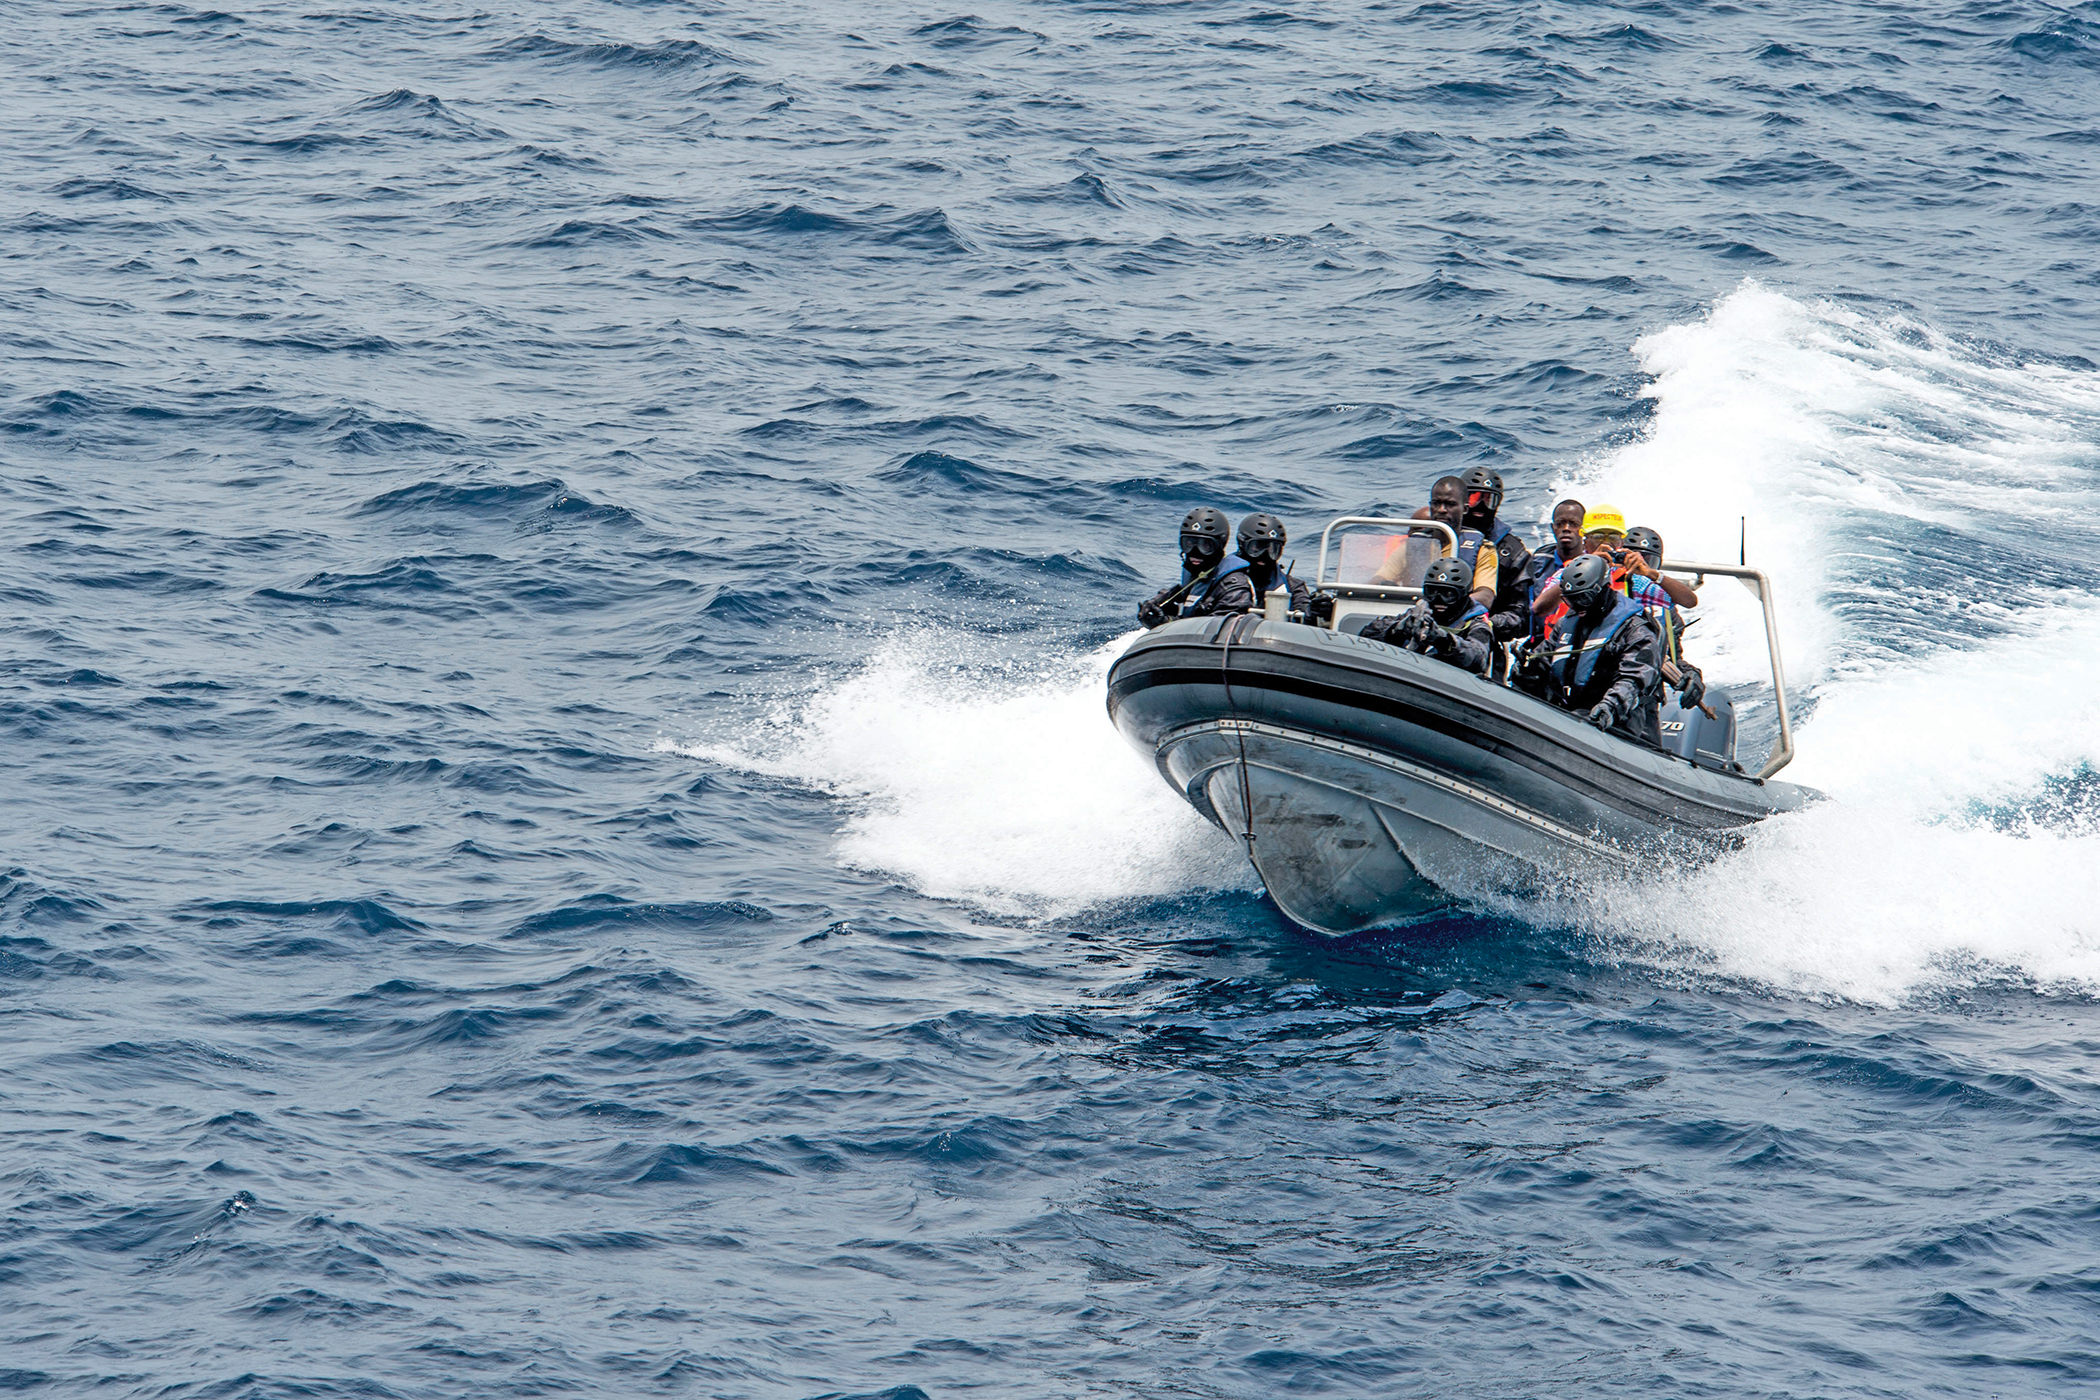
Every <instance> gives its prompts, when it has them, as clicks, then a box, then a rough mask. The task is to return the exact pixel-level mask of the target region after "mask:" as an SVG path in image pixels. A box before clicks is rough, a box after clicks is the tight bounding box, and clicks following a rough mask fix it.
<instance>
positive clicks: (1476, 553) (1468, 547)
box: [1458, 530, 1486, 593]
mask: <svg viewBox="0 0 2100 1400" xmlns="http://www.w3.org/2000/svg"><path fill="white" fill-rule="evenodd" d="M1484 543H1486V541H1484V540H1483V539H1482V538H1481V536H1480V532H1479V531H1478V530H1460V531H1459V532H1458V562H1459V563H1460V564H1462V565H1464V566H1465V571H1466V591H1467V592H1469V593H1470V592H1471V591H1472V589H1473V571H1474V570H1475V569H1477V568H1479V567H1480V546H1481V545H1482V544H1484Z"/></svg>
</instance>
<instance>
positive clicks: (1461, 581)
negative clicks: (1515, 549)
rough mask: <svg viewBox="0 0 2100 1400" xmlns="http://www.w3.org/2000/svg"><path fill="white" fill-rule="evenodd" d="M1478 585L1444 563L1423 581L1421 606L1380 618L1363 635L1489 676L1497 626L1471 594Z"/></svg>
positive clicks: (1457, 566) (1460, 567) (1454, 564)
mask: <svg viewBox="0 0 2100 1400" xmlns="http://www.w3.org/2000/svg"><path fill="white" fill-rule="evenodd" d="M1472 582H1473V575H1472V574H1471V573H1470V572H1468V571H1467V569H1466V566H1465V565H1464V564H1462V563H1460V562H1459V561H1458V560H1456V559H1439V560H1437V561H1436V562H1435V563H1434V564H1431V565H1430V566H1429V572H1428V573H1427V574H1424V575H1423V576H1422V601H1421V602H1419V603H1417V604H1416V605H1415V606H1414V607H1413V608H1411V609H1409V610H1408V611H1406V612H1404V613H1401V614H1400V615H1399V616H1397V617H1381V618H1379V619H1378V620H1377V621H1376V622H1373V623H1371V624H1370V625H1369V626H1367V627H1365V628H1364V630H1363V631H1362V632H1360V633H1358V634H1357V635H1358V636H1360V637H1364V638H1366V639H1368V640H1370V641H1374V642H1384V643H1385V644H1386V645H1387V646H1395V647H1399V648H1400V649H1401V650H1402V651H1411V652H1414V653H1416V654H1417V655H1419V656H1433V657H1435V658H1436V659H1437V660H1439V661H1448V662H1450V663H1451V664H1452V665H1453V666H1456V667H1458V668H1459V669H1460V670H1462V671H1471V672H1472V673H1473V674H1474V675H1476V676H1484V675H1486V674H1487V671H1488V658H1489V656H1490V655H1491V654H1492V653H1493V652H1494V649H1495V626H1494V624H1493V623H1492V622H1490V621H1488V611H1487V609H1486V608H1484V607H1482V606H1481V605H1480V603H1479V601H1478V600H1476V599H1475V598H1474V597H1473V596H1472V594H1471V593H1470V592H1469V591H1468V590H1467V585H1469V584H1471V583H1472Z"/></svg>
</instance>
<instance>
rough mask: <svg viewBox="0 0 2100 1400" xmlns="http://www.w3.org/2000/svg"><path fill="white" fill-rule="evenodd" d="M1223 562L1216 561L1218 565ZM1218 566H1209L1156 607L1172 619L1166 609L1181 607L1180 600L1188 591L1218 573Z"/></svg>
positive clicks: (1221, 560)
mask: <svg viewBox="0 0 2100 1400" xmlns="http://www.w3.org/2000/svg"><path fill="white" fill-rule="evenodd" d="M1224 562H1225V561H1224V560H1223V559H1220V560H1218V564H1222V563H1224ZM1218 564H1213V565H1211V566H1210V567H1209V568H1207V569H1205V570H1204V571H1203V572H1202V573H1200V574H1198V575H1196V576H1195V577H1194V578H1192V579H1190V580H1189V581H1188V582H1187V583H1184V584H1182V585H1181V586H1180V587H1179V588H1177V589H1175V590H1174V591H1173V592H1172V593H1169V594H1168V595H1167V596H1166V597H1164V598H1162V599H1160V600H1159V602H1158V604H1157V605H1156V606H1157V607H1158V608H1159V610H1160V611H1161V612H1165V613H1167V615H1168V616H1169V617H1172V616H1173V614H1172V613H1171V612H1168V609H1170V608H1176V607H1179V606H1180V605H1181V600H1182V599H1183V598H1184V597H1186V596H1187V595H1188V591H1189V590H1190V589H1191V588H1194V587H1195V586H1196V585H1197V584H1199V583H1201V582H1203V580H1205V579H1207V578H1209V577H1210V576H1211V575H1212V574H1214V573H1216V572H1217V571H1218Z"/></svg>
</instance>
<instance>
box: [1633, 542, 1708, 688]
mask: <svg viewBox="0 0 2100 1400" xmlns="http://www.w3.org/2000/svg"><path fill="white" fill-rule="evenodd" d="M1625 548H1626V552H1627V554H1629V555H1637V556H1638V557H1639V558H1640V559H1641V561H1642V562H1643V563H1645V564H1646V565H1647V570H1646V572H1645V575H1644V577H1646V578H1647V579H1648V580H1650V581H1651V582H1652V583H1653V584H1654V585H1655V587H1654V589H1653V590H1652V591H1651V590H1643V591H1642V592H1641V593H1635V592H1634V589H1633V582H1634V580H1633V578H1632V577H1628V579H1627V580H1626V584H1627V588H1626V593H1627V596H1628V597H1630V598H1632V599H1633V600H1634V601H1635V602H1637V603H1639V604H1640V605H1641V606H1642V607H1644V608H1645V609H1647V612H1648V620H1649V621H1650V622H1651V623H1653V624H1654V626H1655V629H1656V634H1657V636H1658V637H1659V639H1660V640H1661V642H1662V652H1661V657H1662V659H1661V661H1660V662H1659V663H1658V668H1659V669H1660V670H1661V672H1662V678H1663V679H1664V680H1665V681H1667V682H1668V683H1669V684H1671V685H1673V686H1675V687H1677V690H1678V692H1679V699H1678V704H1679V705H1681V706H1682V707H1683V708H1685V709H1687V710H1689V709H1691V708H1693V707H1694V706H1696V705H1698V704H1699V703H1700V702H1701V701H1703V700H1704V699H1705V698H1706V677H1705V675H1704V674H1702V673H1701V672H1700V670H1699V668H1698V667H1697V666H1694V665H1693V664H1692V663H1691V662H1689V661H1687V660H1685V659H1684V627H1685V622H1684V614H1682V613H1680V612H1678V611H1677V610H1678V609H1679V608H1680V607H1685V608H1695V607H1697V606H1699V595H1698V594H1697V593H1695V592H1693V591H1692V586H1691V585H1690V584H1689V583H1686V582H1685V581H1684V580H1683V579H1681V578H1678V577H1676V576H1675V575H1673V574H1666V573H1664V572H1663V571H1662V561H1663V537H1662V536H1661V535H1660V534H1657V533H1656V532H1655V530H1654V529H1652V528H1651V527H1649V526H1646V525H1636V526H1634V527H1633V528H1632V529H1630V530H1628V531H1627V532H1626V541H1625ZM1629 562H1630V561H1629Z"/></svg>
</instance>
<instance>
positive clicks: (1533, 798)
mask: <svg viewBox="0 0 2100 1400" xmlns="http://www.w3.org/2000/svg"><path fill="white" fill-rule="evenodd" d="M1424 532H1442V533H1443V534H1444V535H1446V536H1448V535H1449V534H1450V532H1449V531H1448V530H1446V529H1445V528H1444V527H1443V526H1441V525H1438V524H1436V523H1435V522H1429V521H1415V520H1406V521H1399V520H1379V519H1373V518H1364V517H1344V518H1343V519H1341V520H1337V521H1335V522H1333V523H1332V524H1330V525H1329V526H1328V527H1327V530H1326V531H1325V532H1324V533H1323V534H1322V536H1321V543H1320V562H1319V565H1318V569H1317V572H1316V575H1315V578H1316V580H1317V586H1319V587H1323V588H1325V589H1327V590H1328V591H1329V592H1331V593H1333V594H1335V595H1336V597H1337V599H1338V602H1337V605H1336V608H1335V615H1334V617H1333V619H1332V620H1331V621H1330V622H1329V623H1327V624H1325V625H1319V626H1312V625H1307V624H1305V623H1303V622H1301V621H1296V620H1292V619H1291V618H1290V617H1289V616H1287V615H1286V614H1285V613H1284V612H1283V609H1282V604H1283V602H1284V599H1283V595H1282V594H1281V593H1280V592H1278V593H1275V594H1272V595H1270V600H1269V610H1268V611H1267V612H1265V613H1242V614H1235V615H1231V616H1225V617H1196V618H1186V619H1181V620H1177V621H1172V622H1168V623H1165V624H1164V625H1162V626H1160V627H1157V628H1155V629H1153V630H1152V631H1150V632H1148V633H1146V634H1145V635H1144V636H1142V637H1140V638H1138V639H1137V640H1136V641H1135V642H1133V643H1132V644H1131V646H1130V648H1129V650H1128V651H1126V652H1124V653H1123V655H1122V656H1121V657H1120V658H1119V659H1118V660H1117V661H1116V663H1115V665H1114V666H1113V667H1112V668H1111V669H1110V671H1109V673H1108V709H1109V714H1110V716H1111V718H1113V720H1114V721H1115V724H1116V727H1117V728H1118V729H1119V730H1121V731H1122V733H1123V735H1124V736H1125V737H1126V738H1127V739H1128V740H1129V741H1130V742H1131V743H1132V744H1133V745H1135V746H1136V747H1137V748H1138V750H1139V751H1140V752H1142V753H1143V754H1145V755H1146V756H1147V757H1148V758H1150V759H1151V760H1152V761H1153V762H1154V763H1155V764H1157V766H1158V768H1159V772H1160V775H1161V776H1162V777H1163V778H1165V779H1166V780H1167V782H1169V783H1170V784H1172V785H1173V787H1174V789H1175V791H1177V792H1179V793H1181V794H1182V795H1183V796H1184V797H1186V798H1187V800H1188V802H1189V804H1190V805H1191V806H1193V807H1194V808H1195V809H1196V810H1197V811H1198V812H1200V813H1201V814H1202V815H1203V816H1204V817H1205V818H1207V819H1208V820H1210V821H1212V822H1214V823H1216V824H1217V826H1218V827H1220V828H1221V829H1222V830H1224V831H1225V832H1226V833H1227V834H1228V835H1230V836H1231V837H1232V838H1233V839H1234V840H1235V841H1236V842H1238V843H1239V844H1240V846H1241V847H1242V849H1244V850H1245V851H1246V853H1247V858H1248V859H1249V860H1250V861H1252V862H1253V864H1254V868H1255V871H1256V872H1257V873H1258V874H1259V875H1260V876H1261V879H1262V882H1263V884H1264V885H1266V886H1267V888H1268V892H1269V894H1270V896H1271V897H1272V898H1273V899H1275V901H1276V903H1277V905H1278V907H1280V908H1281V909H1282V910H1283V912H1284V913H1285V914H1287V915H1289V916H1290V917H1291V918H1292V919H1294V920H1296V921H1297V922H1298V923H1300V924H1303V925H1305V926H1306V927H1307V928H1310V929H1314V930H1317V931H1319V932H1321V933H1328V934H1344V933H1353V932H1356V931H1358V930H1361V929H1368V928H1378V927H1389V926H1394V925H1404V924H1409V923H1414V922H1417V921H1420V920H1423V919H1426V918H1430V917H1433V916H1435V915H1437V914H1439V913H1444V912H1447V911H1451V910H1453V909H1454V908H1456V907H1457V906H1459V905H1461V904H1462V903H1463V902H1464V901H1465V900H1466V899H1467V898H1469V897H1475V896H1478V895H1479V894H1481V893H1483V892H1485V891H1488V890H1495V891H1502V892H1507V893H1509V894H1512V895H1515V896H1518V897H1523V896H1525V895H1535V894H1538V893H1542V892H1545V891H1549V890H1551V889H1553V888H1555V887H1558V886H1560V885H1562V884H1563V882H1566V881H1569V880H1570V879H1574V880H1582V879H1587V878H1591V877H1593V876H1597V875H1612V874H1623V873H1626V872H1628V871H1629V870H1631V869H1633V868H1634V867H1636V866H1639V865H1641V864H1643V863H1651V862H1655V861H1658V860H1684V859H1693V860H1696V859H1699V858H1701V857H1703V856H1707V855H1710V854H1712V853H1715V852H1717V851H1719V850H1723V849H1727V848H1728V847H1729V846H1731V845H1733V844H1735V843H1737V842H1739V841H1740V840H1741V837H1742V835H1743V833H1744V832H1745V831H1746V830H1747V829H1748V828H1749V827H1750V826H1752V825H1753V824H1755V823H1756V822H1759V821H1761V820H1763V819H1764V818H1765V817H1768V816H1770V815H1772V814H1773V813H1774V812H1783V811H1788V810H1791V809H1793V808H1796V807H1799V806H1801V805H1802V804H1803V803H1804V802H1806V801H1808V800H1810V799H1812V798H1813V797H1814V796H1815V794H1814V793H1813V792H1811V791H1810V790H1808V789H1805V788H1800V787H1796V786H1793V785H1791V784H1788V783H1779V782H1774V781H1772V775H1773V774H1774V773H1776V772H1778V771H1779V769H1781V768H1782V767H1784V766H1785V765H1786V763H1787V762H1788V761H1789V760H1790V759H1791V758H1792V757H1793V735H1792V730H1791V726H1790V722H1789V718H1788V714H1787V706H1786V689H1785V679H1784V676H1783V675H1782V673H1781V669H1780V662H1779V643H1778V636H1777V633H1776V631H1775V629H1774V619H1773V612H1772V590H1771V585H1770V582H1769V581H1768V580H1767V579H1766V578H1765V576H1764V575H1763V574H1761V573H1759V572H1758V571H1756V570H1754V569H1750V568H1747V567H1744V566H1740V565H1720V564H1697V563H1679V562H1674V561H1665V563H1664V565H1663V567H1664V569H1666V570H1667V571H1669V572H1672V573H1676V574H1682V575H1691V576H1695V577H1698V576H1706V575H1713V576H1719V577H1730V578H1735V579H1739V580H1741V581H1742V582H1743V584H1744V585H1745V586H1746V587H1748V588H1749V589H1750V591H1751V592H1753V593H1754V594H1755V595H1756V596H1757V597H1758V599H1759V600H1760V601H1761V602H1762V604H1763V607H1764V622H1765V634H1766V642H1767V647H1768V650H1769V652H1770V655H1771V662H1772V684H1773V702H1774V704H1775V706H1776V708H1777V712H1778V741H1777V743H1776V744H1775V746H1774V748H1773V751H1772V753H1771V755H1770V756H1769V757H1768V758H1767V759H1766V760H1765V761H1764V762H1763V763H1762V764H1761V765H1760V767H1759V768H1758V769H1757V770H1756V771H1755V772H1752V771H1750V770H1747V769H1745V768H1744V767H1743V766H1742V765H1741V764H1740V763H1738V762H1737V761H1736V757H1735V713H1734V705H1733V701H1732V699H1731V697H1730V696H1729V695H1728V694H1727V693H1726V692H1725V691H1722V690H1720V689H1718V688H1713V689H1710V690H1709V692H1708V698H1707V701H1706V704H1707V707H1708V708H1709V709H1711V710H1712V711H1713V714H1712V716H1711V717H1709V716H1708V715H1707V714H1705V713H1704V712H1702V711H1700V710H1696V709H1695V710H1690V711H1680V710H1679V709H1678V708H1677V707H1676V706H1675V704H1674V702H1665V704H1664V708H1663V714H1662V724H1663V735H1664V747H1663V748H1662V749H1660V750H1658V749H1653V748H1649V747H1646V746H1644V745H1640V744H1636V743H1632V742H1630V741H1628V740H1625V739H1621V738H1615V737H1612V736H1611V735H1608V734H1605V733H1602V732H1600V731H1599V730H1597V729H1595V728H1593V727H1592V726H1590V725H1589V724H1587V723H1586V722H1584V721H1583V720H1582V719H1580V718H1578V717H1576V716H1574V715H1570V714H1568V713H1566V712H1564V711H1562V710H1559V709H1556V708H1554V707H1553V706H1551V705H1548V704H1547V703H1545V702H1544V701H1542V700H1537V699H1534V698H1532V697H1531V696H1529V695H1525V694H1523V693H1521V692H1519V691H1516V690H1512V689H1510V688H1509V687H1508V686H1506V685H1502V684H1500V683H1497V682H1494V681H1490V680H1486V679H1483V678H1481V677H1478V676H1474V675H1471V674H1469V673H1467V672H1465V671H1461V670H1460V669H1459V668H1457V667H1455V666H1451V665H1447V664H1445V663H1444V662H1441V661H1437V660H1433V659H1431V658H1428V657H1423V656H1417V655H1414V654H1413V653H1410V652H1405V651H1402V650H1400V649H1399V648H1397V647H1391V646H1386V645H1384V644H1383V643H1380V642H1371V641H1366V640H1364V639H1363V638H1361V637H1358V636H1355V635H1354V633H1355V631H1357V630H1358V629H1360V628H1362V627H1363V625H1364V624H1365V623H1367V622H1369V621H1370V620H1371V619H1372V618H1374V617H1377V616H1381V615H1385V614H1390V613H1394V612H1398V611H1400V610H1401V609H1403V608H1405V607H1407V606H1410V605H1411V604H1412V602H1413V600H1414V598H1416V597H1418V596H1419V590H1418V589H1416V588H1414V587H1411V586H1409V585H1407V584H1405V583H1401V584H1391V583H1371V582H1358V581H1354V580H1363V579H1369V578H1370V577H1372V576H1373V575H1374V574H1377V573H1379V572H1380V571H1381V565H1382V563H1383V561H1387V560H1390V559H1392V558H1394V557H1396V556H1395V555H1394V553H1393V551H1395V550H1402V551H1404V550H1406V549H1407V548H1408V547H1409V544H1410V542H1411V541H1413V542H1416V543H1415V548H1416V550H1417V551H1418V552H1420V548H1421V546H1420V543H1419V541H1420V538H1421V536H1422V535H1423V534H1424ZM1337 535H1340V536H1342V538H1341V540H1340V545H1341V547H1340V548H1339V549H1337V550H1335V551H1334V555H1335V559H1334V568H1333V569H1332V570H1330V568H1329V558H1330V549H1329V546H1330V543H1332V542H1335V537H1336V536H1337ZM1429 545H1430V548H1429V551H1428V557H1434V554H1435V552H1436V541H1435V540H1430V541H1429ZM1384 571H1385V572H1386V573H1389V574H1390V573H1391V572H1393V571H1392V570H1391V569H1390V568H1386V569H1385V570H1384ZM1403 576H1404V575H1403Z"/></svg>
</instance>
